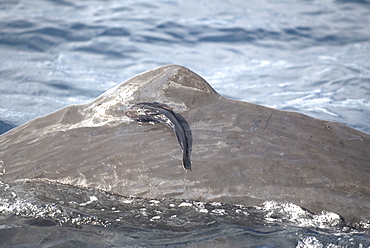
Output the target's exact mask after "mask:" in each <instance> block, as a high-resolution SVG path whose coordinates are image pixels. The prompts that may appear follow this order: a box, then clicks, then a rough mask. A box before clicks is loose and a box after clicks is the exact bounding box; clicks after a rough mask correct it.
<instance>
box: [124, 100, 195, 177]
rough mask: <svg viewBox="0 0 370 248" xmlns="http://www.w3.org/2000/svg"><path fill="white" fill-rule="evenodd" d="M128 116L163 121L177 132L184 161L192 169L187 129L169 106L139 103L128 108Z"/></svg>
mask: <svg viewBox="0 0 370 248" xmlns="http://www.w3.org/2000/svg"><path fill="white" fill-rule="evenodd" d="M125 114H126V116H127V117H129V118H131V119H133V120H135V121H139V122H153V123H163V124H165V125H166V126H168V127H169V128H171V129H172V131H173V132H174V133H175V135H176V137H177V141H178V142H179V144H180V146H181V148H182V163H183V165H184V168H185V169H187V170H190V171H191V161H190V147H189V142H188V137H187V136H186V131H185V128H184V126H183V125H182V123H181V122H180V120H179V118H178V117H177V116H176V114H175V113H174V112H173V111H172V110H171V109H169V108H168V107H167V106H165V105H162V104H160V103H157V102H153V103H150V102H141V103H137V104H135V105H133V106H131V107H129V108H127V110H126V113H125Z"/></svg>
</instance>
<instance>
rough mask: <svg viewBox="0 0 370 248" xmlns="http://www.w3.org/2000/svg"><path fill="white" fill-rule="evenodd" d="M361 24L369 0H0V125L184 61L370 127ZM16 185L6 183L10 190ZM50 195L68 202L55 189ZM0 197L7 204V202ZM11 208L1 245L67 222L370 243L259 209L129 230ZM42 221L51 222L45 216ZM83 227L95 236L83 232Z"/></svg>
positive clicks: (366, 46) (367, 42)
mask: <svg viewBox="0 0 370 248" xmlns="http://www.w3.org/2000/svg"><path fill="white" fill-rule="evenodd" d="M369 23H370V1H366V0H357V1H349V0H348V1H346V0H337V1H333V0H330V1H329V0H322V1H315V0H306V1H304V0H301V1H283V0H280V1H271V0H261V1H236V0H235V1H232V0H231V1H226V0H223V1H218V0H216V1H206V0H197V1H193V0H188V1H182V0H162V1H149V0H148V1H144V0H136V1H128V0H125V1H119V0H112V1H105V0H101V1H99V0H84V1H72V0H49V1H47V0H32V1H29V0H1V1H0V133H2V132H5V131H6V130H8V129H10V128H12V127H15V126H18V125H20V124H23V123H25V122H27V121H29V120H31V119H34V118H36V117H38V116H42V115H46V114H48V113H50V112H52V111H55V110H57V109H59V108H61V107H64V106H66V105H70V104H79V103H85V102H88V101H91V100H93V99H94V98H96V97H97V96H98V95H99V94H101V93H103V92H104V91H106V90H108V89H110V88H112V87H113V86H115V85H117V84H118V83H120V82H122V81H124V80H126V79H128V78H129V77H132V76H134V75H136V74H138V73H140V72H143V71H145V70H149V69H152V68H154V67H157V66H161V65H165V64H180V65H183V66H186V67H188V68H190V69H191V70H193V71H194V72H196V73H198V74H199V75H201V76H202V77H203V78H205V79H206V80H207V81H208V82H209V83H210V84H211V85H212V86H213V87H214V88H215V89H216V90H217V91H218V92H219V93H220V94H222V95H225V96H228V97H231V98H235V99H240V100H245V101H248V102H253V103H257V104H262V105H265V106H269V107H273V108H277V109H283V110H291V111H297V112H301V113H304V114H307V115H310V116H313V117H317V118H321V119H326V120H333V121H338V122H341V123H344V124H346V125H349V126H351V127H353V128H355V129H358V130H360V131H363V132H365V133H370V122H369V116H370V28H369ZM14 187H15V188H12V187H10V189H12V190H13V191H14V192H18V190H19V189H18V186H14ZM2 197H5V196H4V195H2ZM63 197H66V196H63ZM2 199H8V198H6V197H5V198H2ZM10 199H11V197H10V198H9V200H10ZM21 199H23V198H21ZM25 199H27V197H26V198H25ZM40 201H41V203H40ZM42 201H45V202H46V200H45V199H44V200H39V199H38V200H37V201H36V203H37V204H39V205H40V206H41V205H43V204H44V205H45V204H46V203H45V202H44V203H42ZM47 202H48V204H54V205H55V204H56V205H57V206H61V208H64V207H65V206H64V205H63V204H62V203H60V202H58V200H55V199H54V198H53V200H50V201H47ZM28 203H29V204H31V203H30V202H28ZM36 203H34V202H32V204H36ZM9 204H10V206H11V207H10V208H12V206H13V208H15V207H14V204H15V203H14V204H13V205H12V204H11V203H9ZM58 204H59V205H58ZM39 205H38V206H39ZM72 209H74V210H73V211H75V210H76V208H73V207H72ZM77 210H78V211H80V210H79V209H77ZM77 210H76V211H77ZM86 211H87V212H86V213H85V215H86V216H97V218H101V219H104V218H103V217H101V216H100V215H104V214H103V211H100V212H99V211H98V212H96V209H95V208H91V209H88V210H86ZM31 212H32V211H31ZM91 212H93V213H91ZM10 213H13V214H14V212H11V211H10ZM188 215H191V214H190V213H186V214H185V216H188ZM4 216H6V217H4ZM11 216H13V217H11ZM15 216H16V217H14V215H10V217H9V216H8V215H1V216H0V217H1V218H0V220H1V223H0V224H1V225H0V233H1V232H2V233H3V235H5V234H4V233H5V231H4V232H3V230H8V231H7V232H6V233H7V234H6V235H5V238H4V236H1V234H0V241H2V242H3V244H5V241H4V240H7V237H9V235H10V236H11V235H14V237H15V238H14V239H16V238H19V239H21V236H19V235H20V234H19V233H20V232H21V231H20V230H22V228H23V230H27V233H30V235H31V234H32V233H43V232H45V231H44V230H46V229H48V230H49V232H50V233H51V236H49V237H50V240H52V241H49V243H48V239H47V237H48V236H47V235H46V234H45V237H44V239H42V240H39V241H40V242H39V246H40V247H43V246H48V245H49V246H52V244H53V245H54V246H55V247H56V246H57V245H58V242H57V241H56V240H63V241H60V242H61V243H63V242H67V241H66V240H65V239H60V237H61V236H63V235H64V237H65V236H68V235H71V233H73V235H75V236H74V239H72V241H68V242H70V243H68V242H67V243H64V244H69V246H74V247H78V246H80V247H85V246H89V247H92V246H93V244H94V245H95V247H100V245H101V244H103V243H104V242H103V241H101V242H102V243H99V242H98V240H99V239H101V236H100V235H99V233H103V235H105V237H108V238H106V239H105V241H106V242H105V243H104V244H106V245H107V244H110V246H115V245H116V246H123V245H124V244H123V243H122V242H123V241H122V235H126V238H127V239H123V240H126V241H127V242H126V243H125V244H126V245H127V246H132V245H145V244H146V245H148V244H154V243H155V244H158V246H160V244H162V245H164V244H169V245H170V244H171V245H172V246H176V245H178V246H180V244H181V246H183V247H188V246H191V247H217V246H219V247H225V246H229V247H232V246H233V244H234V245H235V244H237V245H239V246H242V247H243V246H244V247H295V246H297V247H315V246H309V245H310V244H316V245H317V244H323V245H328V244H329V245H330V244H334V245H338V246H339V245H341V246H344V247H345V246H348V247H352V246H353V245H354V244H357V245H358V244H363V245H364V246H365V245H369V243H370V241H369V239H370V238H369V235H368V234H365V235H363V234H357V233H356V234H353V233H352V234H346V233H345V232H343V230H342V229H341V231H338V230H337V229H333V230H329V231H325V230H324V231H323V230H321V229H320V230H316V229H315V228H313V227H312V226H309V227H303V228H300V227H296V226H294V225H293V227H292V226H289V225H288V226H289V227H287V226H286V225H279V224H271V223H270V224H269V222H265V220H263V221H262V222H260V221H257V224H256V223H255V222H253V223H249V221H250V220H249V219H248V221H246V222H248V223H249V224H248V223H247V224H246V222H244V220H243V221H241V222H240V223H238V222H237V221H236V222H235V221H224V220H223V219H221V220H220V219H216V220H214V219H212V218H213V217H212V218H211V219H210V221H211V223H213V224H214V223H216V224H214V225H213V224H212V225H213V226H212V225H211V224H210V226H211V229H210V231H211V233H209V232H207V227H208V224H209V223H208V222H207V221H206V220H204V221H203V222H201V223H200V224H199V223H197V222H192V221H190V222H189V223H190V224H189V226H186V225H185V227H186V228H188V229H186V228H185V229H181V228H180V229H181V230H180V231H178V232H177V231H176V230H173V228H174V226H173V225H172V226H171V225H169V224H168V223H166V222H165V223H164V227H159V226H153V227H152V226H151V225H150V223H151V222H148V223H149V224H147V223H146V222H145V223H146V224H143V226H140V227H138V226H134V227H130V228H129V229H125V228H123V227H122V226H120V225H118V224H117V225H118V227H117V225H116V227H117V228H114V227H109V228H108V229H106V227H102V226H99V225H97V226H98V227H96V228H95V226H94V225H91V223H92V222H88V224H89V225H85V226H84V227H83V228H82V229H78V228H77V229H76V228H75V227H73V225H72V227H71V225H69V226H67V227H63V228H62V229H61V228H60V227H59V226H58V225H57V226H55V225H54V224H53V223H54V222H52V223H49V222H48V221H45V222H41V223H39V224H37V223H36V224H35V223H34V222H32V221H29V220H28V219H27V220H25V219H23V217H24V218H26V217H28V218H31V220H36V219H37V218H35V217H34V216H33V217H32V216H24V215H15ZM19 216H21V217H19ZM22 216H23V217H22ZM68 216H71V215H68ZM72 216H73V215H72ZM114 217H117V216H114ZM18 218H20V219H18ZM109 218H113V217H112V216H110V217H109ZM109 218H108V219H109ZM207 218H208V217H207ZM53 221H54V219H53ZM184 221H189V220H188V219H187V218H185V220H184ZM212 221H213V222H212ZM57 222H58V223H61V222H60V221H59V220H57ZM111 222H113V223H115V222H114V221H111ZM12 223H15V224H12ZM48 223H49V224H50V225H51V226H49V227H45V225H46V226H47V225H48ZM207 223H208V224H207ZM261 223H262V224H261ZM261 225H262V226H263V227H264V228H262V229H261ZM180 226H181V225H180ZM298 226H299V225H298ZM151 227H152V228H151ZM181 227H182V226H181ZM43 228H44V229H43ZM45 228H46V229H45ZM70 228H72V229H70ZM71 230H72V231H71ZM77 230H80V231H77ZM81 230H82V231H81ZM86 230H89V231H91V233H89V232H87V231H86ZM123 230H129V231H127V232H126V231H123ZM133 230H136V232H135V231H133ZM164 230H167V232H165V231H164ZM194 230H196V231H197V232H198V233H199V234H197V232H196V231H194ZM186 231H189V232H190V233H189V234H188V235H186V233H187V232H186ZM208 231H209V230H208ZM25 232H26V231H25ZM212 232H213V234H212ZM335 232H338V233H339V234H338V233H336V234H335V235H334V234H333V233H335ZM349 232H350V231H349ZM17 233H18V234H17ZM148 233H151V234H152V236H150V235H149V234H148ZM163 233H164V234H163ZM57 234H58V235H59V236H58V235H57ZM17 235H18V236H17ZM89 235H91V238H92V240H93V241H96V242H95V243H94V242H93V241H91V242H90V243H89V242H88V240H89V237H90V236H89ZM109 235H111V236H109ZM130 235H131V236H130ZM135 235H136V236H135ZM146 235H149V236H146ZM158 235H159V236H160V235H162V236H161V238H158V237H159V236H158ZM346 235H347V236H346ZM120 237H121V238H120ZM135 237H136V239H135ZM145 237H148V238H147V240H146V239H145ZM109 238H111V240H109V242H108V240H107V239H109ZM315 239H316V240H315ZM351 239H352V240H355V241H353V242H354V243H351V241H350V240H351ZM119 240H121V241H119ZM135 240H136V241H137V242H135ZM169 240H171V241H172V242H170V241H169ZM246 240H248V242H247V243H245V242H244V241H246ZM145 241H147V243H145ZM53 242H54V243H53ZM302 242H303V243H302ZM315 242H316V243H315ZM341 242H342V243H341ZM14 243H16V242H15V241H14ZM6 244H8V245H9V243H6ZM17 244H20V243H17ZM24 244H25V243H24ZM99 244H100V245H99ZM304 244H307V246H304ZM107 246H108V245H107ZM64 247H66V246H64ZM339 247H340V246H339Z"/></svg>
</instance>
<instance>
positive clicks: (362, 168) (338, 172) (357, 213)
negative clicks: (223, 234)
mask: <svg viewBox="0 0 370 248" xmlns="http://www.w3.org/2000/svg"><path fill="white" fill-rule="evenodd" d="M139 102H158V103H160V104H165V105H166V106H168V107H169V108H171V110H172V111H173V112H174V113H178V114H180V115H181V116H182V117H183V118H184V119H185V120H186V122H187V123H188V125H189V126H188V128H189V129H190V130H191V137H190V138H191V143H192V152H191V161H192V171H186V170H184V169H183V168H182V165H181V164H182V162H181V161H182V153H181V149H179V146H178V144H177V140H176V138H175V135H174V134H173V132H172V131H171V130H170V129H169V128H167V127H166V126H165V125H152V124H145V123H143V124H141V123H138V122H136V121H133V120H131V119H130V118H128V117H126V116H125V110H126V109H127V108H128V107H129V106H132V105H133V104H136V103H139ZM0 167H1V168H0V180H1V181H5V182H10V181H14V180H19V179H34V180H45V179H47V180H51V181H58V182H62V183H66V184H71V185H76V186H84V187H94V188H98V189H102V190H106V191H108V192H112V193H116V194H121V195H126V196H127V195H136V196H141V197H150V198H169V197H171V198H181V199H194V200H203V201H222V202H224V203H229V204H243V205H255V204H260V203H262V202H263V201H266V200H277V201H285V202H293V203H295V204H298V205H300V206H302V207H305V208H307V209H309V210H311V211H314V212H320V211H322V210H327V211H332V212H336V213H338V214H341V215H342V216H344V217H345V218H346V219H347V220H349V221H358V220H369V219H370V181H369V178H370V137H369V135H367V134H365V133H361V132H359V131H357V130H354V129H352V128H350V127H347V126H345V125H342V124H339V123H336V122H330V121H325V120H319V119H315V118H312V117H309V116H306V115H303V114H300V113H295V112H287V111H280V110H276V109H271V108H267V107H264V106H261V105H256V104H252V103H247V102H242V101H237V100H233V99H229V98H226V97H223V96H221V95H219V94H218V93H217V92H216V91H215V90H213V89H212V87H211V86H210V85H209V84H208V83H207V82H206V81H205V80H204V79H202V78H201V77H200V76H198V75H197V74H195V73H194V72H192V71H190V70H189V69H187V68H184V67H182V66H178V65H168V66H163V67H159V68H156V69H153V70H150V71H147V72H144V73H142V74H139V75H137V76H134V77H132V78H130V79H128V80H127V81H125V82H123V83H122V84H120V85H118V86H116V87H115V88H113V89H111V90H109V91H107V92H105V93H104V94H102V95H101V96H99V97H98V98H97V99H96V100H94V101H93V102H91V103H87V104H83V105H72V106H68V107H65V108H63V109H60V110H58V111H56V112H54V113H51V114H49V115H46V116H43V117H40V118H37V119H35V120H32V121H30V122H28V123H26V124H24V125H22V126H19V127H16V128H14V129H12V130H10V131H9V132H7V133H5V134H3V135H1V136H0Z"/></svg>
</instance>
